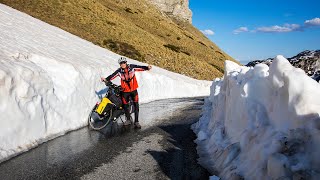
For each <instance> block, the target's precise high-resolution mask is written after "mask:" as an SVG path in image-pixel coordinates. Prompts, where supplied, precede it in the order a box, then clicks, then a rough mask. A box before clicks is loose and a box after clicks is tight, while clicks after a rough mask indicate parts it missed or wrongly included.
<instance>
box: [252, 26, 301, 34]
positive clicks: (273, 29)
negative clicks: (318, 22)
mask: <svg viewBox="0 0 320 180" xmlns="http://www.w3.org/2000/svg"><path fill="white" fill-rule="evenodd" d="M292 31H302V27H301V26H300V25H299V24H285V25H283V26H279V25H275V26H269V27H259V28H257V29H256V31H255V32H263V33H285V32H292Z"/></svg>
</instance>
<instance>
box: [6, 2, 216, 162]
mask: <svg viewBox="0 0 320 180" xmlns="http://www.w3.org/2000/svg"><path fill="white" fill-rule="evenodd" d="M119 57H120V56H119V55H117V54H114V53H112V52H110V51H108V50H106V49H103V48H100V47H98V46H95V45H94V44H92V43H90V42H88V41H85V40H83V39H81V38H79V37H76V36H74V35H72V34H70V33H68V32H65V31H63V30H61V29H59V28H56V27H54V26H51V25H49V24H46V23H44V22H42V21H40V20H37V19H35V18H32V17H31V16H29V15H27V14H24V13H21V12H19V11H16V10H14V9H12V8H10V7H7V6H5V5H2V4H0V162H1V161H4V160H5V159H8V158H9V157H11V156H13V155H16V154H17V153H20V152H23V151H26V150H28V149H30V148H32V147H34V146H36V145H38V144H39V143H41V142H44V141H47V140H48V139H51V138H54V137H57V136H59V135H62V134H64V133H66V132H67V131H70V130H74V129H77V128H80V127H83V126H86V125H87V116H88V114H89V111H90V110H91V108H92V106H93V105H94V104H95V103H96V102H97V101H98V100H99V96H101V95H104V93H105V86H104V84H103V83H101V82H100V77H101V76H102V77H106V76H107V75H109V74H111V73H112V72H113V71H115V70H116V69H117V68H118V67H119V65H118V64H117V59H118V58H119ZM129 63H135V64H141V63H139V62H137V61H134V60H129ZM137 78H138V81H139V84H140V89H139V90H138V91H139V94H140V102H142V103H143V102H148V101H152V100H157V99H165V98H178V97H191V96H207V95H209V92H210V84H211V83H210V82H209V81H199V80H195V79H192V78H189V77H186V76H183V75H180V74H177V73H173V72H169V71H166V70H164V69H161V68H158V67H154V68H153V69H152V71H149V72H141V73H137ZM115 83H119V81H118V82H117V81H116V82H115ZM142 123H143V122H142Z"/></svg>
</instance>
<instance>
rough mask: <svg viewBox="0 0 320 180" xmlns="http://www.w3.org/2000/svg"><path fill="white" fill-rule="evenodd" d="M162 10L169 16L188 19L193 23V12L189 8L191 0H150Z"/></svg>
mask: <svg viewBox="0 0 320 180" xmlns="http://www.w3.org/2000/svg"><path fill="white" fill-rule="evenodd" d="M149 1H150V2H151V3H153V4H155V5H156V6H157V7H158V8H159V9H160V10H161V11H162V12H164V13H166V14H167V15H169V16H173V17H174V18H178V19H181V20H186V21H188V22H189V23H192V12H191V10H190V9H189V0H149Z"/></svg>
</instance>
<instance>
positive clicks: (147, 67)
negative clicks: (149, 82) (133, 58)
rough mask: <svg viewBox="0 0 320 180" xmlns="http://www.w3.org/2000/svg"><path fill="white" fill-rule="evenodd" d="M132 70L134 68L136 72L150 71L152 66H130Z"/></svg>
mask: <svg viewBox="0 0 320 180" xmlns="http://www.w3.org/2000/svg"><path fill="white" fill-rule="evenodd" d="M130 66H131V68H133V69H134V70H136V71H148V70H151V68H152V66H150V65H148V66H140V65H136V64H130Z"/></svg>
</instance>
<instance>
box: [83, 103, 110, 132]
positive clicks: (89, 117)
mask: <svg viewBox="0 0 320 180" xmlns="http://www.w3.org/2000/svg"><path fill="white" fill-rule="evenodd" d="M95 108H96V105H95V106H94V107H93V108H92V110H91V112H90V114H89V116H88V124H89V126H90V127H91V128H92V129H93V130H96V131H98V130H101V129H103V128H105V127H106V126H107V125H108V124H109V123H110V120H111V117H112V109H111V110H110V113H109V115H108V117H107V118H103V120H101V121H102V122H101V123H102V125H101V126H99V127H95V126H94V123H96V122H94V123H93V121H92V120H91V116H92V113H93V112H94V111H95ZM103 121H105V123H104V122H103Z"/></svg>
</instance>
